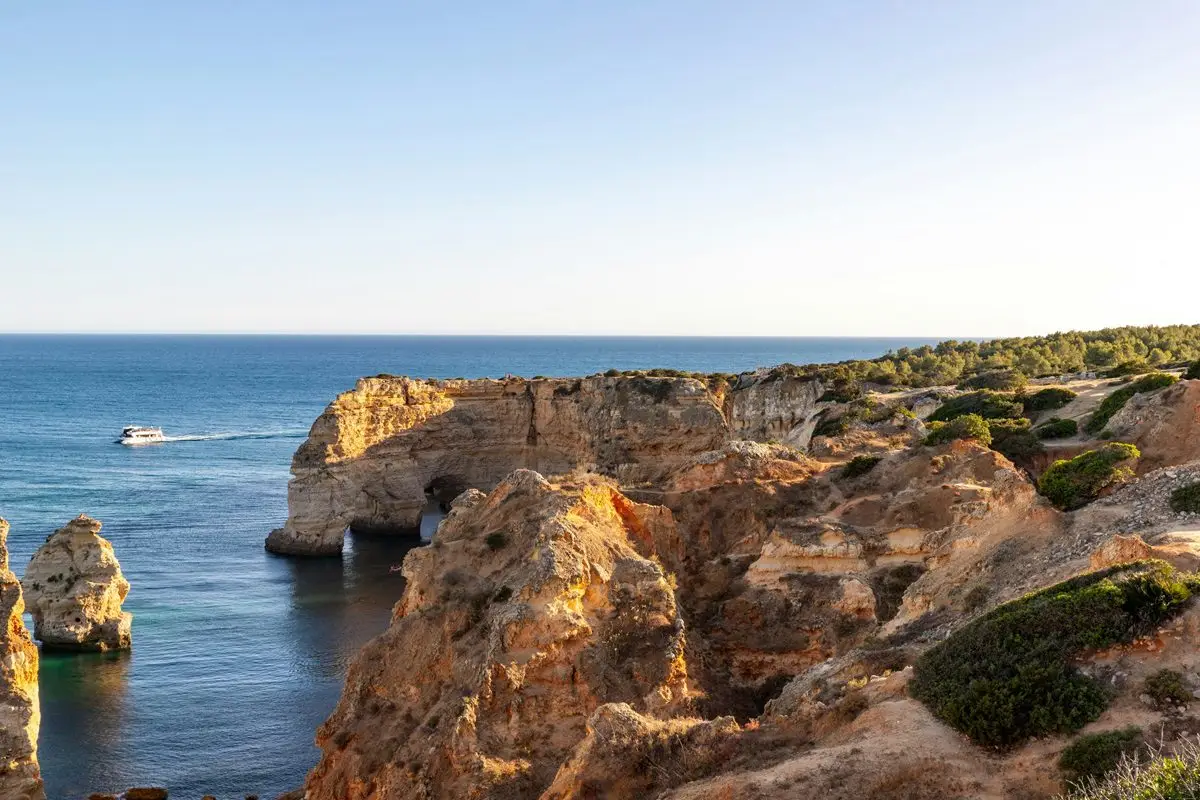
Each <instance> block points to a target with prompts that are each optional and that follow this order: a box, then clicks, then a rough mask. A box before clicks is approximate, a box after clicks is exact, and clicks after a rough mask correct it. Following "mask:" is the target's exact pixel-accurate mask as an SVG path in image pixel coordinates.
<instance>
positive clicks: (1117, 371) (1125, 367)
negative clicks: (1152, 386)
mask: <svg viewBox="0 0 1200 800" xmlns="http://www.w3.org/2000/svg"><path fill="white" fill-rule="evenodd" d="M1153 371H1154V368H1153V367H1151V366H1150V365H1149V364H1147V363H1146V362H1145V361H1123V362H1121V363H1120V364H1117V365H1116V366H1115V367H1113V368H1112V369H1109V370H1105V371H1104V376H1105V377H1106V378H1120V377H1122V376H1124V375H1144V374H1145V373H1147V372H1153Z"/></svg>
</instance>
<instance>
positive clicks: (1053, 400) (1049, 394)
mask: <svg viewBox="0 0 1200 800" xmlns="http://www.w3.org/2000/svg"><path fill="white" fill-rule="evenodd" d="M1078 396H1079V395H1077V394H1075V392H1072V391H1071V390H1070V389H1059V388H1053V389H1042V390H1041V391H1040V392H1034V393H1033V394H1030V395H1026V396H1025V397H1024V398H1022V404H1023V405H1024V406H1025V413H1026V414H1036V413H1037V412H1039V411H1051V410H1055V409H1059V408H1062V407H1063V406H1065V405H1066V404H1067V403H1069V402H1071V401H1072V400H1074V399H1075V398H1076V397H1078Z"/></svg>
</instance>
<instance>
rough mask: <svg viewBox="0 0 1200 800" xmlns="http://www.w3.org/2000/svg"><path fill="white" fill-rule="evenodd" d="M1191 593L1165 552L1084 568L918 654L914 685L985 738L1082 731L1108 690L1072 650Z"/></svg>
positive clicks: (1133, 626) (1132, 627)
mask: <svg viewBox="0 0 1200 800" xmlns="http://www.w3.org/2000/svg"><path fill="white" fill-rule="evenodd" d="M1190 598H1191V589H1190V588H1189V584H1188V583H1187V581H1186V580H1185V578H1184V576H1183V575H1182V574H1180V573H1178V572H1176V571H1175V569H1174V568H1172V567H1171V566H1170V565H1169V564H1166V563H1165V562H1162V561H1144V562H1138V563H1134V564H1123V565H1120V566H1117V567H1112V568H1110V569H1106V570H1100V571H1098V572H1092V573H1088V574H1085V575H1080V576H1078V577H1075V578H1072V579H1071V580H1068V581H1064V582H1063V583H1059V584H1055V585H1054V586H1051V587H1049V588H1047V589H1043V590H1042V591H1040V592H1035V593H1033V594H1030V595H1027V596H1025V597H1022V598H1020V599H1019V600H1014V601H1012V602H1009V603H1005V604H1004V605H1001V606H998V607H997V608H994V609H992V610H991V611H989V612H988V613H986V614H984V615H983V616H981V617H979V618H977V619H975V620H973V621H972V622H969V623H967V624H966V625H965V626H963V627H962V628H960V629H958V630H957V631H955V632H954V633H953V634H951V635H950V637H949V638H947V639H946V640H945V641H943V642H941V643H940V644H938V645H936V646H934V647H933V648H931V649H929V650H928V651H926V652H925V653H924V654H923V655H922V656H921V657H920V658H919V659H918V660H917V663H916V669H915V673H914V676H913V680H912V683H911V684H910V688H909V691H910V693H911V694H912V695H913V696H914V697H915V698H917V699H918V700H920V701H921V702H922V703H924V704H925V705H926V706H927V707H928V708H929V709H930V711H932V712H933V714H934V715H936V716H937V717H938V718H940V719H941V720H942V721H944V722H946V723H947V724H949V725H951V726H952V727H954V728H956V729H958V730H959V731H962V732H963V733H965V734H966V735H967V736H969V737H971V739H972V740H974V741H975V742H976V743H978V744H980V745H985V746H992V747H1010V746H1013V745H1017V744H1020V743H1021V742H1023V741H1025V740H1026V739H1028V738H1030V737H1033V736H1045V735H1049V734H1055V733H1067V732H1071V731H1075V730H1078V729H1079V728H1080V727H1081V726H1083V725H1085V724H1086V723H1088V722H1091V721H1092V720H1093V719H1095V718H1096V717H1097V716H1099V715H1100V712H1101V711H1103V710H1104V708H1105V706H1106V705H1107V704H1108V695H1107V693H1106V692H1105V690H1104V688H1103V687H1102V686H1101V685H1100V684H1099V683H1097V682H1096V681H1095V680H1094V679H1092V678H1091V677H1089V676H1087V675H1084V674H1082V673H1081V672H1079V671H1078V670H1077V669H1076V668H1075V667H1074V666H1073V660H1074V659H1075V658H1076V657H1077V656H1078V655H1079V654H1080V653H1081V652H1082V651H1084V650H1087V649H1090V648H1099V647H1108V646H1111V645H1114V644H1118V643H1121V642H1128V641H1130V640H1131V639H1133V638H1134V637H1136V636H1139V635H1141V634H1143V633H1145V632H1146V631H1149V630H1151V629H1152V628H1153V627H1154V626H1156V625H1159V624H1161V623H1162V622H1163V621H1165V620H1166V619H1169V618H1170V617H1171V616H1173V615H1174V614H1176V613H1178V611H1179V610H1180V609H1181V608H1182V607H1183V606H1184V604H1185V603H1187V602H1188V600H1189V599H1190Z"/></svg>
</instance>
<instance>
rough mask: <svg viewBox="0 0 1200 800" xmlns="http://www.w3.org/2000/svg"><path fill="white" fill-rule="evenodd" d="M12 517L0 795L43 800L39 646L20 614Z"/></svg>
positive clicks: (5, 591) (2, 585) (3, 546)
mask: <svg viewBox="0 0 1200 800" xmlns="http://www.w3.org/2000/svg"><path fill="white" fill-rule="evenodd" d="M7 541H8V523H7V522H5V521H4V520H3V519H0V615H2V618H3V619H4V625H3V628H0V800H42V798H44V797H45V796H46V795H45V792H44V791H43V789H42V777H41V773H40V771H39V769H38V762H37V738H38V727H39V725H40V723H41V712H40V711H39V708H38V650H37V645H35V644H34V643H33V639H32V638H30V636H29V631H28V630H26V628H25V623H24V622H22V621H21V615H22V614H23V613H24V611H25V603H24V601H23V600H22V598H21V584H20V582H18V581H17V576H16V575H14V574H13V573H12V570H10V569H9V568H8V546H7Z"/></svg>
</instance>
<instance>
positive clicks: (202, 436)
mask: <svg viewBox="0 0 1200 800" xmlns="http://www.w3.org/2000/svg"><path fill="white" fill-rule="evenodd" d="M307 435H308V431H305V430H291V431H228V432H223V433H192V434H185V435H182V436H164V437H163V439H162V440H163V442H164V443H170V442H217V441H227V440H230V439H303V438H304V437H305V436H307Z"/></svg>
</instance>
